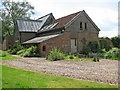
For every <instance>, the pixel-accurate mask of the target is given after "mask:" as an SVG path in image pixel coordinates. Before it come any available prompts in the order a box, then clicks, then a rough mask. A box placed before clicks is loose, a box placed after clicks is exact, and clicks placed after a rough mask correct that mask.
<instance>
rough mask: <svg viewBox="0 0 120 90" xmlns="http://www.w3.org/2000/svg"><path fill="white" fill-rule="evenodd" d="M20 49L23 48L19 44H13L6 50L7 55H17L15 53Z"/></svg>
mask: <svg viewBox="0 0 120 90" xmlns="http://www.w3.org/2000/svg"><path fill="white" fill-rule="evenodd" d="M22 49H24V47H23V46H22V45H21V44H14V45H13V47H11V49H9V50H8V53H11V54H17V52H18V51H20V50H22Z"/></svg>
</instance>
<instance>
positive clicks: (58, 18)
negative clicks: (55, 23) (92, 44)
mask: <svg viewBox="0 0 120 90" xmlns="http://www.w3.org/2000/svg"><path fill="white" fill-rule="evenodd" d="M80 12H82V11H79V12H76V13H72V14H69V15H66V16H63V17H60V18H58V19H61V18H65V17H67V16H70V15H74V14H77V13H78V14H79V13H80ZM58 19H55V20H58Z"/></svg>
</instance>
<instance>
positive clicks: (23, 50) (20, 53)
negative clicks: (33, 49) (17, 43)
mask: <svg viewBox="0 0 120 90" xmlns="http://www.w3.org/2000/svg"><path fill="white" fill-rule="evenodd" d="M26 50H27V49H26V48H25V49H22V50H20V51H18V52H17V55H20V56H22V54H23V53H25V52H26Z"/></svg>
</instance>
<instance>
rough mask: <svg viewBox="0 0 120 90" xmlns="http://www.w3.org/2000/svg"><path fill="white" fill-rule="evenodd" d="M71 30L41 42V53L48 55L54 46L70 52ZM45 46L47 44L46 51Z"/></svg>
mask: <svg viewBox="0 0 120 90" xmlns="http://www.w3.org/2000/svg"><path fill="white" fill-rule="evenodd" d="M69 34H70V33H69V32H65V33H64V34H63V35H61V36H58V37H55V38H53V39H50V40H48V41H45V42H43V43H41V44H39V49H40V53H41V54H42V56H46V55H48V54H49V52H50V51H51V50H52V49H53V48H54V47H57V48H58V49H60V50H61V51H64V52H69V51H70V38H69ZM43 46H46V51H43V50H42V48H43Z"/></svg>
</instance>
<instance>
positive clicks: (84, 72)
mask: <svg viewBox="0 0 120 90" xmlns="http://www.w3.org/2000/svg"><path fill="white" fill-rule="evenodd" d="M0 64H2V65H6V66H10V67H16V68H20V69H24V70H29V71H34V72H40V73H47V74H53V75H56V76H65V77H70V78H75V79H82V80H90V81H96V82H103V83H109V84H116V85H117V84H118V61H117V60H105V59H102V60H100V62H70V61H69V62H67V61H63V60H61V61H54V62H51V61H47V60H45V58H21V59H16V60H6V61H0Z"/></svg>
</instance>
